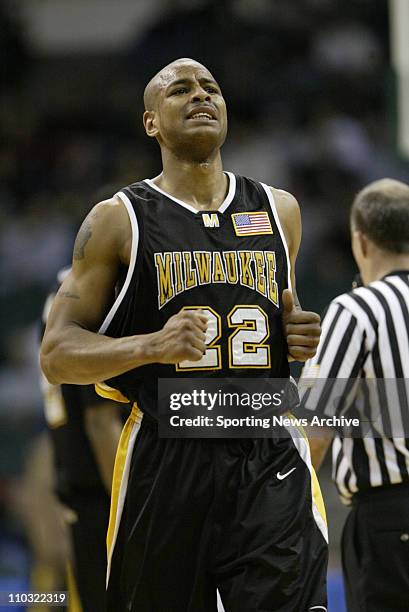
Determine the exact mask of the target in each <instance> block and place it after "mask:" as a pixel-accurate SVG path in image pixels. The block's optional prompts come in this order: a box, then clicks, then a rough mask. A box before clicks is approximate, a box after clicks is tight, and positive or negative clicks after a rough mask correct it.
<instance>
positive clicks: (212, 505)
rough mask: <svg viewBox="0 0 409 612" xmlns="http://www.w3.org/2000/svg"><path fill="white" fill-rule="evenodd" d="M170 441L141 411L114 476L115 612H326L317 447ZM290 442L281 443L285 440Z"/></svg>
mask: <svg viewBox="0 0 409 612" xmlns="http://www.w3.org/2000/svg"><path fill="white" fill-rule="evenodd" d="M294 430H295V431H294V432H291V434H292V435H291V436H288V434H287V436H286V437H283V436H282V432H277V435H275V434H273V435H272V437H271V438H268V439H217V440H216V439H178V440H175V439H160V438H158V434H157V429H156V427H152V425H151V424H150V423H149V422H148V421H147V419H145V420H143V419H142V421H141V417H140V413H139V412H138V410H137V409H134V410H133V412H132V414H131V416H130V418H129V419H128V422H127V424H126V425H125V428H124V431H123V434H122V438H121V442H120V445H119V449H118V455H117V460H116V465H115V473H114V487H113V494H112V503H111V517H110V526H109V530H108V611H109V612H123V611H125V610H126V611H129V612H216V611H217V610H218V605H217V598H218V599H219V610H223V609H224V610H225V612H273V611H277V612H278V611H280V612H307V611H311V612H312V611H315V612H322V611H324V612H325V611H326V610H327V607H326V606H327V603H326V571H327V528H326V519H325V510H324V505H323V502H322V497H321V493H320V490H319V485H318V481H317V479H316V476H315V473H314V471H313V469H312V467H311V460H310V455H309V447H308V442H307V440H306V439H305V438H304V437H303V436H302V434H301V433H300V431H299V430H296V429H295V428H294ZM280 433H281V435H280Z"/></svg>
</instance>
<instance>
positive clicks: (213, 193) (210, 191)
mask: <svg viewBox="0 0 409 612" xmlns="http://www.w3.org/2000/svg"><path fill="white" fill-rule="evenodd" d="M154 183H155V184H156V185H157V186H158V187H160V188H161V189H163V191H166V192H167V193H169V194H170V195H172V196H173V197H175V198H178V199H179V200H182V201H183V202H186V203H188V204H191V205H192V206H194V207H195V208H197V209H198V210H211V209H214V210H216V209H218V208H219V206H220V205H221V203H222V202H223V200H224V199H225V197H226V193H227V190H228V185H229V181H228V178H227V176H226V175H225V174H224V173H223V166H222V160H221V157H220V152H218V153H217V155H216V156H215V157H214V159H210V160H208V161H205V162H193V161H189V160H181V159H176V158H173V157H170V156H166V158H165V157H164V158H163V172H162V174H160V175H159V176H157V177H156V178H155V179H154Z"/></svg>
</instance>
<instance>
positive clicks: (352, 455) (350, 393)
mask: <svg viewBox="0 0 409 612" xmlns="http://www.w3.org/2000/svg"><path fill="white" fill-rule="evenodd" d="M351 233H352V251H353V254H354V257H355V260H356V263H357V265H358V268H359V271H360V274H361V278H362V283H363V286H362V287H359V288H356V289H354V290H353V291H351V292H350V293H345V294H343V295H340V296H338V297H337V298H335V299H334V300H333V301H332V302H331V304H330V306H329V308H328V311H327V313H326V315H325V318H324V321H323V323H322V335H321V340H320V345H319V348H318V351H317V354H316V356H315V357H314V358H313V359H311V360H310V361H308V362H307V363H306V366H305V368H304V370H303V374H302V378H301V381H300V383H301V385H300V387H301V389H300V390H301V393H302V402H301V406H302V408H305V409H307V410H312V411H314V414H317V416H320V417H328V416H338V417H340V416H343V417H357V418H358V420H359V423H360V425H359V432H360V433H359V434H358V435H357V433H356V432H354V433H353V435H351V434H349V435H348V434H347V433H346V431H345V429H337V430H335V429H331V432H332V433H334V434H335V437H334V440H333V443H332V461H333V479H334V481H335V483H336V486H337V488H338V491H339V493H340V495H341V499H342V500H343V501H344V503H346V504H347V505H352V509H351V511H350V513H349V516H348V519H347V521H346V524H345V527H344V532H343V538H342V562H343V572H344V582H345V590H346V598H347V605H348V611H349V612H363V611H367V612H399V611H402V612H403V611H405V612H407V611H408V610H409V433H408V431H409V428H408V423H409V392H408V387H405V382H407V381H405V379H409V186H408V185H406V184H404V183H401V182H399V181H395V180H391V179H383V180H380V181H376V182H374V183H371V184H370V185H369V186H367V187H366V188H365V189H363V190H362V191H361V192H360V193H359V194H358V195H357V197H356V198H355V201H354V203H353V206H352V210H351ZM312 378H315V379H318V380H316V382H315V383H312V382H311V379H312ZM303 389H304V391H303ZM340 390H341V391H342V392H341V393H340ZM334 397H337V398H338V400H337V401H333V399H332V398H334ZM328 431H329V430H328ZM330 440H331V437H329V438H327V439H323V438H313V439H311V452H312V458H313V463H314V467H315V468H316V469H317V468H318V467H319V465H320V463H321V461H322V459H323V456H324V454H325V451H326V449H327V447H328V446H329V444H330Z"/></svg>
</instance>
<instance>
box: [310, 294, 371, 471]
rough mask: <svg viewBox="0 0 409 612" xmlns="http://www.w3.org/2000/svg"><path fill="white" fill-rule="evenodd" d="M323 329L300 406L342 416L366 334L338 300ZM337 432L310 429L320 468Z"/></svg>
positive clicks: (314, 460)
mask: <svg viewBox="0 0 409 612" xmlns="http://www.w3.org/2000/svg"><path fill="white" fill-rule="evenodd" d="M321 328H322V332H321V339H320V343H319V346H318V350H317V353H316V355H315V357H313V358H312V359H309V360H308V361H307V362H306V364H305V366H304V368H303V371H302V374H301V378H300V384H299V391H300V399H301V404H300V408H301V410H302V411H303V412H305V411H306V410H308V411H313V412H315V413H317V414H320V415H323V416H333V415H335V416H339V415H340V414H345V412H346V411H347V410H348V408H349V406H350V404H351V400H352V397H351V394H350V393H348V392H349V391H350V389H351V385H352V384H353V381H354V380H356V379H357V378H358V376H359V373H360V370H361V366H362V363H363V361H364V358H365V343H366V334H365V330H364V329H363V328H362V326H361V325H360V324H359V322H358V320H357V318H356V317H355V316H354V315H353V314H352V313H351V312H350V311H349V310H348V309H347V308H346V307H345V306H344V305H343V304H342V303H340V302H338V301H337V300H334V301H333V302H331V304H330V306H329V308H328V310H327V312H326V314H325V317H324V319H323V321H322V324H321ZM336 381H337V385H335V382H336ZM341 390H342V393H341V395H342V400H341V401H340V398H339V396H340V392H341ZM335 396H336V397H335ZM334 433H335V431H334V428H325V429H324V428H322V427H321V428H319V430H318V428H315V429H314V428H311V427H310V428H308V431H307V434H309V439H310V449H311V459H312V463H313V466H314V468H315V469H316V470H318V469H319V467H320V466H321V464H322V461H323V460H324V457H325V454H326V452H327V450H328V447H329V446H330V444H331V441H332V438H333V435H334Z"/></svg>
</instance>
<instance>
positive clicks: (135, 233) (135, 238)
mask: <svg viewBox="0 0 409 612" xmlns="http://www.w3.org/2000/svg"><path fill="white" fill-rule="evenodd" d="M115 196H118V197H119V198H120V200H121V201H122V203H123V205H124V206H125V208H126V210H127V212H128V215H129V220H130V222H131V230H132V246H131V258H130V261H129V267H128V271H127V273H126V277H125V282H124V284H123V285H122V288H121V290H120V292H119V294H118V296H117V297H116V299H115V301H114V303H113V304H112V306H111V308H110V310H109V312H108V314H107V315H106V317H105V319H104V321H103V322H102V325H101V327H100V328H99V330H98V333H99V334H104V333H105V332H106V330H107V328H108V326H109V325H110V323H111V322H112V319H113V318H114V316H115V313H116V312H117V310H118V308H119V306H120V304H121V303H122V300H123V299H124V297H125V295H126V292H127V290H128V288H129V285H130V283H131V280H132V276H133V273H134V270H135V266H136V258H137V255H138V247H139V226H138V220H137V218H136V214H135V211H134V208H133V206H132V202H131V200H130V199H129V198H128V196H127V195H126V194H125V193H124V192H123V191H118V193H116V194H115ZM115 196H114V197H115Z"/></svg>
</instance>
